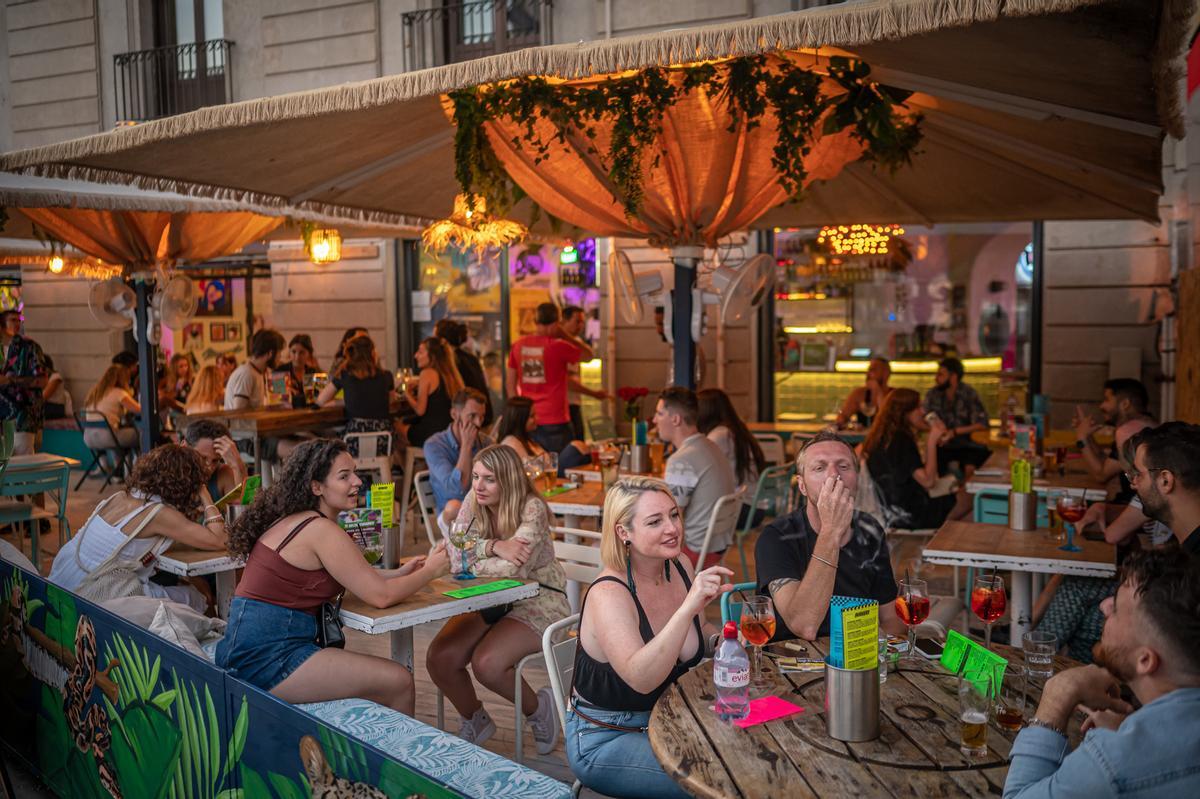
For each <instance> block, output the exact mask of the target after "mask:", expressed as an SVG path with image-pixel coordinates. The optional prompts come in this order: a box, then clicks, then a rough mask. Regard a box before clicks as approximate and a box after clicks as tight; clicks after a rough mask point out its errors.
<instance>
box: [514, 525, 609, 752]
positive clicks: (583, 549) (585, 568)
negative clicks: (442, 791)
mask: <svg viewBox="0 0 1200 799" xmlns="http://www.w3.org/2000/svg"><path fill="white" fill-rule="evenodd" d="M552 532H553V533H554V534H556V535H561V536H562V537H563V539H564V540H562V541H558V540H555V542H554V557H555V558H557V559H558V562H559V563H560V564H562V567H563V571H564V572H566V574H567V583H568V584H570V583H572V582H574V583H577V584H580V585H581V586H587V585H591V584H592V583H593V582H594V581H595V579H596V578H597V577H599V576H600V572H601V571H603V570H604V564H603V563H602V562H601V560H600V534H599V533H596V532H592V531H591V530H580V529H579V528H577V527H555V528H553V530H552ZM581 540H582V543H577V542H579V541H581ZM589 541H591V542H594V544H591V543H587V542H589ZM568 596H575V597H576V598H577V597H578V593H572V592H569V593H568ZM571 610H572V611H574V613H575V615H574V616H571V617H569V618H578V613H579V608H577V607H574V603H572V607H571ZM555 624H562V622H561V621H560V622H556V623H555ZM553 626H554V625H551V627H550V628H547V630H546V632H547V634H549V632H550V629H553ZM545 647H546V639H545V638H544V637H543V639H542V649H543V650H545ZM574 653H575V650H574V647H572V649H571V654H572V656H574ZM540 657H541V655H540V654H539V653H536V652H535V653H533V654H532V655H526V656H525V657H523V658H521V659H520V660H519V661H517V667H516V670H515V671H516V675H515V677H514V678H513V680H514V686H515V692H514V696H515V697H516V701H515V702H514V703H513V704H514V705H515V710H514V712H515V720H516V723H515V725H514V726H515V727H516V730H515V741H516V748H517V756H516V758H515V760H516V761H517V762H518V763H520V762H521V761H522V759H523V758H524V757H525V724H524V721H525V719H524V715H525V713H524V710H522V707H521V705H522V698H521V674H522V671H523V670H524V668H525V667H526V666H527V665H529V664H530V663H532V662H533V661H535V660H537V659H538V658H540ZM551 685H553V683H551Z"/></svg>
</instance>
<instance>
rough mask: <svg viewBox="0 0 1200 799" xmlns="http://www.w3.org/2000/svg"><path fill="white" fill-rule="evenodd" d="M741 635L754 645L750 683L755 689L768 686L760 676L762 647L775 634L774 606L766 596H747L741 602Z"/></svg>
mask: <svg viewBox="0 0 1200 799" xmlns="http://www.w3.org/2000/svg"><path fill="white" fill-rule="evenodd" d="M741 628H742V637H743V638H745V639H746V641H747V643H749V644H750V645H751V646H753V647H754V658H753V664H754V670H753V673H752V675H751V677H750V684H751V685H752V686H753V687H754V688H755V689H757V690H762V689H765V688H767V687H768V683H767V681H766V680H764V679H763V676H762V648H763V645H764V644H765V643H767V642H768V641H770V640H771V638H772V636H774V635H775V608H774V607H773V606H772V605H771V598H770V597H768V596H752V597H747V598H746V601H745V602H743V603H742V617H741Z"/></svg>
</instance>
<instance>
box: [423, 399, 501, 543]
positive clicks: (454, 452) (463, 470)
mask: <svg viewBox="0 0 1200 799" xmlns="http://www.w3.org/2000/svg"><path fill="white" fill-rule="evenodd" d="M486 412H487V398H486V397H484V395H483V393H482V392H480V391H477V390H476V389H473V388H464V389H461V390H460V391H459V392H458V393H457V394H455V395H454V397H453V398H451V400H450V426H449V427H447V428H446V429H445V430H443V431H442V432H440V433H434V434H433V435H431V436H430V437H429V439H428V440H427V441H426V442H425V446H424V447H422V449H423V450H424V451H425V463H426V464H428V466H429V482H430V484H431V487H432V488H433V502H434V506H435V507H436V508H437V513H438V517H437V519H438V527H440V528H442V529H443V531H445V530H446V529H449V525H450V522H451V521H453V520H454V518H455V517H456V516H458V508H459V506H460V505H461V504H462V500H463V497H465V496H466V495H467V490H468V489H469V488H470V487H471V463H472V461H473V460H474V459H475V456H476V455H477V454H478V453H479V450H481V449H483V448H484V447H487V446H490V445H491V443H492V440H491V439H490V438H488V437H487V436H486V435H485V434H484V433H482V432H480V428H481V427H482V426H483V416H484V414H485V413H486Z"/></svg>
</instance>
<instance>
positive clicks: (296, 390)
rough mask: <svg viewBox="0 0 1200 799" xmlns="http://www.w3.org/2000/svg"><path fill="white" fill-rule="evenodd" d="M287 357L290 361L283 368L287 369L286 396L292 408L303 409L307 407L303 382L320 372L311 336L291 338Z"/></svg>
mask: <svg viewBox="0 0 1200 799" xmlns="http://www.w3.org/2000/svg"><path fill="white" fill-rule="evenodd" d="M288 355H289V356H291V360H289V361H288V362H287V364H285V366H284V368H286V369H287V388H288V394H289V395H290V396H291V398H292V407H293V408H303V407H305V406H306V405H308V397H307V395H306V394H305V393H304V382H305V380H306V379H307V378H308V376H309V375H310V374H315V373H316V372H319V371H321V365H320V364H319V363H317V355H316V351H315V350H314V349H313V342H312V336H310V335H308V334H307V333H297V334H296V335H294V336H292V340H291V341H289V342H288Z"/></svg>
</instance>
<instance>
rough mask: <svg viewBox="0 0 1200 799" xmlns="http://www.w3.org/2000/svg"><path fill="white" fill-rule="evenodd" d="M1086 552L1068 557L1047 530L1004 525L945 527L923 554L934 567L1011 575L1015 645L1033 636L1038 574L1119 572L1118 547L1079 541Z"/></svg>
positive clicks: (1102, 574) (961, 523) (950, 524)
mask: <svg viewBox="0 0 1200 799" xmlns="http://www.w3.org/2000/svg"><path fill="white" fill-rule="evenodd" d="M1075 543H1076V544H1077V545H1078V546H1079V547H1080V549H1081V550H1082V551H1081V552H1064V551H1063V550H1061V549H1059V546H1060V545H1059V544H1058V543H1056V542H1054V541H1052V540H1051V539H1050V536H1049V531H1048V530H1025V531H1021V530H1013V529H1010V528H1008V527H1004V526H1002V525H999V524H983V523H980V522H966V521H959V522H946V523H945V524H943V525H942V526H941V527H940V528H939V529H938V531H937V533H936V534H935V535H934V536H933V538H932V539H930V541H929V543H928V544H926V545H925V550H924V551H923V552H922V553H921V557H923V558H924V559H925V560H926V561H928V562H929V563H937V564H941V565H945V566H972V567H975V568H982V569H991V568H995V569H1000V570H1002V571H1012V573H1013V577H1012V585H1011V586H1010V588H1011V590H1010V591H1009V596H1010V598H1011V600H1012V606H1011V608H1010V609H1009V612H1010V613H1011V616H1012V621H1011V627H1010V632H1009V636H1010V637H1009V639H1008V640H1010V641H1020V640H1021V636H1022V635H1024V634H1025V633H1026V632H1028V631H1029V624H1030V614H1031V613H1032V610H1033V575H1035V574H1069V575H1075V576H1077V577H1112V576H1113V575H1115V574H1116V573H1117V548H1116V547H1115V546H1113V545H1112V544H1109V543H1107V542H1105V541H1089V540H1088V539H1086V538H1084V537H1083V536H1081V535H1077V536H1076V537H1075Z"/></svg>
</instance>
